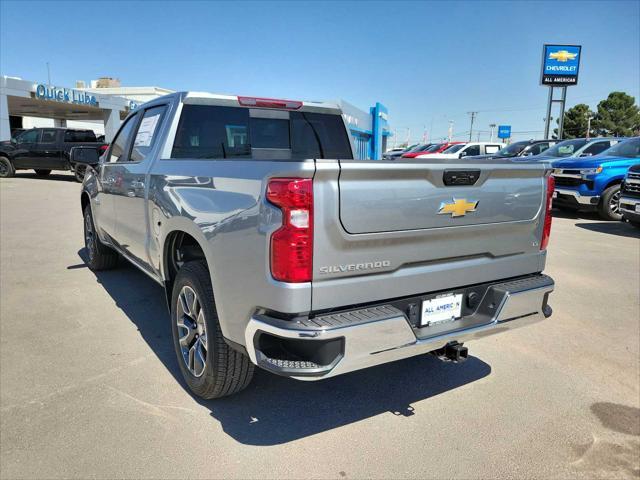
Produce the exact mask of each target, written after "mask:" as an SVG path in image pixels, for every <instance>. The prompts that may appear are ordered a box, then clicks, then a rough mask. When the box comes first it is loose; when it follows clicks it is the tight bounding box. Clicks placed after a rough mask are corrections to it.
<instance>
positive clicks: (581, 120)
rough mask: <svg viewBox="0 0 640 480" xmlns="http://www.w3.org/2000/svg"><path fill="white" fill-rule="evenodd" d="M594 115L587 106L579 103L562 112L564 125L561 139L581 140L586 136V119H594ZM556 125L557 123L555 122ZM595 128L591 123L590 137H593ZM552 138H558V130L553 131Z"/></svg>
mask: <svg viewBox="0 0 640 480" xmlns="http://www.w3.org/2000/svg"><path fill="white" fill-rule="evenodd" d="M594 115H595V114H594V113H593V112H592V111H591V109H590V108H589V105H586V104H584V103H579V104H577V105H574V106H573V107H571V108H570V109H569V110H567V111H566V112H564V125H563V126H562V139H563V140H566V139H569V138H582V137H585V136H586V135H587V124H588V118H589V117H590V116H591V117H594ZM556 123H559V122H558V120H556ZM594 134H595V128H594V124H593V122H592V123H591V130H590V132H589V135H590V136H595V135H594ZM553 138H558V129H557V128H555V129H554V130H553Z"/></svg>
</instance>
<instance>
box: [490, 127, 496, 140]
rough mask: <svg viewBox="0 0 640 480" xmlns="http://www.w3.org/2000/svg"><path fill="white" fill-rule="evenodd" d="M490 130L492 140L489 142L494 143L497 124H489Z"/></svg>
mask: <svg viewBox="0 0 640 480" xmlns="http://www.w3.org/2000/svg"><path fill="white" fill-rule="evenodd" d="M489 128H490V129H491V138H490V140H489V141H490V142H493V132H494V130H495V128H496V124H495V123H491V124H489Z"/></svg>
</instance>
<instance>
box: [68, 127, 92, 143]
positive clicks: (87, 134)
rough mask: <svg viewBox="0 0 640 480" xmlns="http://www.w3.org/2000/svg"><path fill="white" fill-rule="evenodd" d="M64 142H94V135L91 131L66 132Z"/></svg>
mask: <svg viewBox="0 0 640 480" xmlns="http://www.w3.org/2000/svg"><path fill="white" fill-rule="evenodd" d="M64 141H65V142H68V143H80V142H95V141H96V134H95V133H93V131H92V130H67V131H66V132H64Z"/></svg>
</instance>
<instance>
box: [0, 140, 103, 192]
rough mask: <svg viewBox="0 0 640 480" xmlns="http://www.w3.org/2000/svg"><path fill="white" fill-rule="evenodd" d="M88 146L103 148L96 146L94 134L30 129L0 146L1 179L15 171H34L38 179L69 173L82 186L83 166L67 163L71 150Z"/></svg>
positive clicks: (97, 144)
mask: <svg viewBox="0 0 640 480" xmlns="http://www.w3.org/2000/svg"><path fill="white" fill-rule="evenodd" d="M81 145H89V146H92V147H95V148H98V149H100V150H104V149H106V144H104V143H101V142H98V141H97V140H96V135H95V133H94V132H93V130H79V129H73V128H32V129H29V130H25V131H23V132H22V133H20V134H18V135H17V136H16V137H12V138H11V140H10V141H8V142H3V143H2V144H0V177H11V176H13V175H14V174H15V172H16V170H27V169H33V170H35V172H36V175H38V176H46V175H49V174H50V173H51V171H52V170H72V171H73V172H74V173H75V175H76V179H77V180H78V181H79V182H81V181H82V178H83V177H84V168H85V166H84V165H79V166H78V168H76V165H75V164H74V163H73V162H71V161H70V157H69V152H70V150H71V149H72V148H73V147H76V146H81Z"/></svg>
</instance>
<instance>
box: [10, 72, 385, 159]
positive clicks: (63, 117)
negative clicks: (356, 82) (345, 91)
mask: <svg viewBox="0 0 640 480" xmlns="http://www.w3.org/2000/svg"><path fill="white" fill-rule="evenodd" d="M172 92H173V90H169V89H166V88H160V87H122V86H120V83H119V81H118V80H116V79H113V78H106V77H103V78H100V79H98V80H94V81H92V82H91V84H90V86H89V87H87V86H85V85H84V83H83V82H77V84H76V86H75V87H73V88H72V87H61V86H56V85H49V84H48V83H41V82H34V81H30V80H23V79H22V78H19V77H9V76H1V77H0V140H9V139H10V137H11V135H12V132H15V131H17V130H19V129H29V128H34V127H68V128H82V129H91V130H93V131H94V132H95V133H96V135H104V136H105V141H106V142H110V141H111V140H112V139H113V137H114V135H115V134H116V132H117V130H118V127H119V126H120V124H121V122H122V120H124V118H125V117H126V116H127V114H128V113H129V112H130V111H131V110H133V109H135V108H137V107H138V106H139V105H141V104H143V103H144V102H146V101H149V100H152V99H154V98H157V97H160V96H162V95H166V94H168V93H172ZM338 103H339V104H340V106H341V108H342V111H343V112H344V117H345V120H346V122H347V124H348V126H349V130H350V132H351V135H352V136H353V139H354V144H355V147H356V158H359V159H362V160H365V159H366V160H371V159H380V158H381V157H382V153H383V152H384V151H385V150H386V144H387V138H388V137H389V136H390V133H389V132H390V130H389V126H388V122H387V115H388V112H387V109H386V107H385V106H384V105H382V104H381V103H376V104H375V105H374V106H373V107H371V108H370V109H369V111H368V112H367V111H363V110H361V109H359V108H357V107H355V106H354V105H351V104H350V103H348V102H345V101H344V100H340V101H338Z"/></svg>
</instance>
